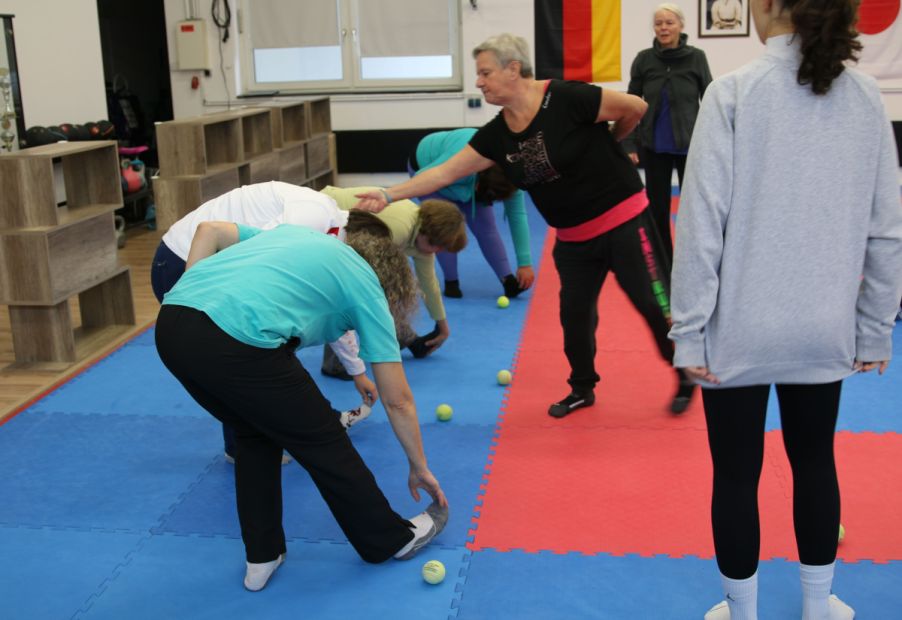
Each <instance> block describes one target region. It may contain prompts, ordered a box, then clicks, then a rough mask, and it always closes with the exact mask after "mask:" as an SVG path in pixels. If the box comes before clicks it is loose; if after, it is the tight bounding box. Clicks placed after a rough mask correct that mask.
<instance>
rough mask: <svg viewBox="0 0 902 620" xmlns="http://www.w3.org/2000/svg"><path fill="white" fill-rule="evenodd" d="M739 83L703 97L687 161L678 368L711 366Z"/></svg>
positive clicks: (677, 261) (679, 236) (676, 301)
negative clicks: (709, 347)
mask: <svg viewBox="0 0 902 620" xmlns="http://www.w3.org/2000/svg"><path fill="white" fill-rule="evenodd" d="M734 110H735V86H734V82H733V81H731V80H729V79H726V80H725V79H721V80H718V81H715V82H714V83H712V84H711V86H710V87H709V88H708V92H707V94H706V95H705V98H704V99H703V100H702V105H701V111H700V112H699V116H698V121H697V122H696V125H695V131H694V132H693V134H692V142H691V144H690V146H689V156H688V159H687V161H686V178H685V180H684V183H683V189H682V191H681V195H680V214H679V217H678V218H677V225H676V236H675V242H674V261H673V274H672V285H671V286H672V292H671V312H672V317H673V328H672V329H671V330H670V339H671V340H673V341H674V343H675V344H676V351H675V355H674V360H673V365H674V366H675V367H677V368H686V367H688V366H707V365H708V363H707V360H706V358H705V326H706V325H707V323H708V321H709V320H710V318H711V314H712V313H713V311H714V306H715V304H716V302H717V292H718V289H719V286H720V275H719V272H720V261H721V257H722V254H723V241H724V229H725V227H726V221H727V217H728V215H729V210H730V198H731V196H732V194H733V139H734V134H733V113H734Z"/></svg>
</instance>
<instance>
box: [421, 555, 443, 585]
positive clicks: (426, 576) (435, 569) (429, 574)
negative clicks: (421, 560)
mask: <svg viewBox="0 0 902 620" xmlns="http://www.w3.org/2000/svg"><path fill="white" fill-rule="evenodd" d="M444 579H445V565H444V564H442V563H441V562H439V561H438V560H429V561H428V562H426V563H425V564H423V580H424V581H426V583H431V584H433V585H435V584H437V583H441V582H442V581H444Z"/></svg>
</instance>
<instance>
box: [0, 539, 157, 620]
mask: <svg viewBox="0 0 902 620" xmlns="http://www.w3.org/2000/svg"><path fill="white" fill-rule="evenodd" d="M146 537H147V534H146V533H143V534H140V533H131V534H129V533H114V532H90V531H71V530H54V529H48V528H43V529H42V528H26V527H22V528H6V527H0V558H2V559H3V566H4V568H3V569H2V577H3V578H2V579H0V601H2V603H0V617H2V618H8V619H9V620H25V619H29V620H39V619H40V620H43V619H45V618H47V619H49V618H71V617H72V616H73V615H74V614H75V613H76V612H77V611H78V610H79V609H82V608H83V607H85V606H86V605H89V604H90V603H91V601H93V599H94V597H95V596H96V593H97V592H98V591H101V590H102V589H103V588H105V587H106V586H107V582H108V580H109V578H110V576H112V575H114V574H115V572H116V570H117V568H118V567H119V566H120V565H121V564H122V562H123V560H124V559H125V558H126V557H127V555H128V554H129V553H131V552H132V551H134V550H135V549H136V548H137V547H138V545H139V544H140V542H141V540H142V539H145V538H146ZM7 614H9V615H7Z"/></svg>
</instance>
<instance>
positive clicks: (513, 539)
mask: <svg viewBox="0 0 902 620" xmlns="http://www.w3.org/2000/svg"><path fill="white" fill-rule="evenodd" d="M899 454H902V437H900V436H899V435H892V434H887V435H869V434H852V433H840V434H838V435H837V461H838V467H839V471H840V489H841V492H842V496H843V517H842V520H843V524H844V526H845V528H846V539H845V540H844V541H843V543H842V544H841V545H840V548H839V557H840V558H841V559H843V560H846V561H855V560H863V559H867V560H873V561H875V562H886V561H890V560H902V528H900V527H899V524H900V523H902V495H900V493H899V489H900V488H902V484H900V482H902V460H900V459H899ZM483 490H484V494H483V496H482V506H481V508H479V509H478V514H477V519H475V520H474V524H475V530H474V531H473V532H472V534H473V541H472V543H471V544H470V545H469V547H470V548H471V549H473V550H480V549H496V550H499V551H507V550H510V549H522V550H524V551H530V552H536V551H543V550H547V551H553V552H557V553H567V552H582V553H611V554H614V555H623V554H628V553H636V554H639V555H657V554H664V555H668V556H671V557H679V556H684V555H692V556H698V557H712V555H713V544H712V541H711V523H710V513H709V506H710V495H711V464H710V456H709V453H708V446H707V438H706V436H705V433H704V432H703V431H697V430H656V429H623V428H616V429H615V428H595V429H580V428H547V427H545V428H536V427H533V428H526V427H511V428H505V429H503V430H502V431H501V433H500V435H499V438H498V445H497V447H496V449H495V454H494V457H493V458H492V464H491V466H490V474H489V476H488V477H487V481H486V483H485V484H484V486H483ZM791 494H792V486H791V474H790V470H789V463H788V462H787V461H786V457H785V454H784V451H783V443H782V437H781V433H780V432H779V431H771V432H769V433H767V435H766V439H765V463H764V468H763V471H762V475H761V484H760V487H759V493H758V498H759V505H760V513H761V536H762V539H761V557H762V559H772V558H785V559H788V560H797V559H798V554H797V553H796V548H795V538H794V534H793V526H792V502H791Z"/></svg>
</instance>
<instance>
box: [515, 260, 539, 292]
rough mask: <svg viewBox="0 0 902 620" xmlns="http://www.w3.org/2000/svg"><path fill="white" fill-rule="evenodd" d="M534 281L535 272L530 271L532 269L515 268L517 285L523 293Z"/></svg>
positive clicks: (528, 267) (529, 267)
mask: <svg viewBox="0 0 902 620" xmlns="http://www.w3.org/2000/svg"><path fill="white" fill-rule="evenodd" d="M535 279H536V272H535V271H533V270H532V267H531V266H529V265H526V266H524V267H517V284H518V285H519V286H520V288H522V289H523V290H524V291H525V290H526V289H528V288H529V287H530V286H532V283H533V282H534V281H535Z"/></svg>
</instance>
